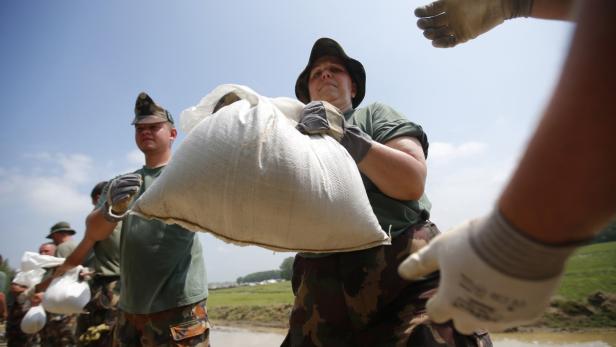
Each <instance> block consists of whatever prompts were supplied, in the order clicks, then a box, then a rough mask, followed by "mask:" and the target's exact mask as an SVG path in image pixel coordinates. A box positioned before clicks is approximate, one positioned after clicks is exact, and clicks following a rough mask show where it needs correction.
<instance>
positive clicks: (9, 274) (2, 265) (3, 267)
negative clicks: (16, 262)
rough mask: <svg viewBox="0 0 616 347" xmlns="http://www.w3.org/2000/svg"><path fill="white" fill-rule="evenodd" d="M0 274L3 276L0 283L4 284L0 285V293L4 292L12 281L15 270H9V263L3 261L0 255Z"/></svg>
mask: <svg viewBox="0 0 616 347" xmlns="http://www.w3.org/2000/svg"><path fill="white" fill-rule="evenodd" d="M0 272H3V273H4V274H5V275H4V276H2V277H4V280H3V281H0V282H4V283H0V292H6V289H7V287H8V285H9V283H10V282H11V281H12V280H13V277H15V270H13V269H12V268H11V266H10V265H9V261H8V260H6V259H3V258H2V256H1V255H0ZM0 276H1V275H0Z"/></svg>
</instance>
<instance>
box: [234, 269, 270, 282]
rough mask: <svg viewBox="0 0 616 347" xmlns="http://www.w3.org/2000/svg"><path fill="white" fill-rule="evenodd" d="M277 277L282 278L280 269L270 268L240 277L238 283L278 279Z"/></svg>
mask: <svg viewBox="0 0 616 347" xmlns="http://www.w3.org/2000/svg"><path fill="white" fill-rule="evenodd" d="M277 279H280V271H279V270H269V271H260V272H253V273H251V274H248V275H246V276H244V277H238V279H237V283H248V282H261V281H267V280H277Z"/></svg>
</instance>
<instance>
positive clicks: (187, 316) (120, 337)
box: [114, 300, 210, 347]
mask: <svg viewBox="0 0 616 347" xmlns="http://www.w3.org/2000/svg"><path fill="white" fill-rule="evenodd" d="M114 345H117V346H121V347H133V346H143V347H166V346H182V347H184V346H197V347H207V346H209V345H210V323H209V320H208V316H207V309H206V307H205V300H203V301H200V302H198V303H196V304H192V305H187V306H183V307H178V308H174V309H170V310H166V311H162V312H157V313H153V314H130V313H125V312H122V311H120V313H119V315H118V322H117V325H116V329H115V332H114Z"/></svg>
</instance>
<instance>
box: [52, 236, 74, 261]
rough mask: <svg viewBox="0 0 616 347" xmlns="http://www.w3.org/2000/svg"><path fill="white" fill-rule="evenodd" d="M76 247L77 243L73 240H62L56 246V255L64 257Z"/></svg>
mask: <svg viewBox="0 0 616 347" xmlns="http://www.w3.org/2000/svg"><path fill="white" fill-rule="evenodd" d="M75 248H77V244H76V243H75V241H73V240H68V241H65V242H62V243H61V244H59V245H58V246H57V247H56V257H58V258H66V257H68V256H69V255H70V254H71V253H73V251H74V250H75Z"/></svg>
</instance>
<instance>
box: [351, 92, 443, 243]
mask: <svg viewBox="0 0 616 347" xmlns="http://www.w3.org/2000/svg"><path fill="white" fill-rule="evenodd" d="M344 117H345V119H346V121H347V122H349V123H351V124H354V125H356V126H358V127H359V128H360V129H361V130H362V131H363V132H365V133H366V134H368V135H370V137H372V139H373V140H374V141H376V142H379V143H386V142H387V141H390V140H393V139H395V138H397V137H401V136H408V137H414V138H416V139H417V140H419V142H420V143H421V147H422V149H423V152H424V155H425V156H426V157H427V156H428V138H427V136H426V134H425V133H424V131H423V129H422V128H421V126H419V125H417V124H415V123H413V122H410V121H409V120H408V119H406V118H405V117H404V116H403V115H401V114H400V113H398V112H397V111H395V110H394V109H392V108H391V107H389V106H387V105H384V104H382V103H378V102H376V103H373V104H370V105H368V106H367V107H363V108H359V109H355V110H350V111H347V112H345V114H344ZM361 176H362V180H363V182H364V187H365V188H366V193H367V194H368V200H369V201H370V205H371V206H372V210H373V211H374V214H375V215H376V218H377V219H378V221H379V224H380V225H381V228H383V230H384V231H385V232H387V233H391V236H392V237H396V236H397V235H398V234H400V233H401V232H402V231H404V230H406V229H407V228H408V227H410V226H412V225H414V224H417V223H419V222H421V221H425V220H427V219H428V218H429V217H430V208H431V204H430V202H429V200H428V198H427V197H426V196H425V194H424V196H422V198H421V199H419V200H418V201H415V200H408V201H403V200H397V199H394V198H391V197H389V196H387V195H385V194H384V193H383V192H381V191H380V190H379V189H378V188H377V187H376V185H375V184H374V183H373V182H372V181H371V180H370V179H369V178H368V177H366V176H365V175H363V174H362V175H361Z"/></svg>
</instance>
